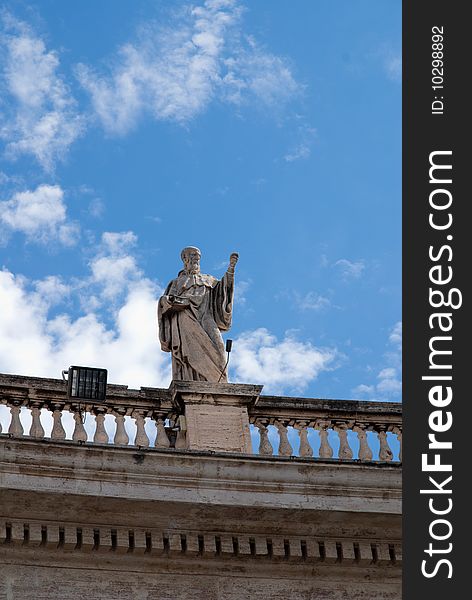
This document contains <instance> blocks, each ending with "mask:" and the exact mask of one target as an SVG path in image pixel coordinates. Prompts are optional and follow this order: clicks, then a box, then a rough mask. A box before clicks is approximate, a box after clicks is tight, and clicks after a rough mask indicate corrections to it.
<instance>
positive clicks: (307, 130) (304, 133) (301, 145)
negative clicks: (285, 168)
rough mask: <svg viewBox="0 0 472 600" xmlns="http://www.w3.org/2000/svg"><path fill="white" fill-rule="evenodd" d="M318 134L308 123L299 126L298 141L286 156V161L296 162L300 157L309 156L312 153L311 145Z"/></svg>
mask: <svg viewBox="0 0 472 600" xmlns="http://www.w3.org/2000/svg"><path fill="white" fill-rule="evenodd" d="M315 135H316V129H313V127H308V126H306V125H304V126H300V127H299V128H298V138H299V140H298V142H297V143H296V144H295V145H294V146H293V147H292V148H291V149H290V151H289V152H287V153H286V154H285V156H284V160H285V161H286V162H294V161H296V160H300V159H306V158H309V157H310V155H311V147H312V145H313V140H314V137H315Z"/></svg>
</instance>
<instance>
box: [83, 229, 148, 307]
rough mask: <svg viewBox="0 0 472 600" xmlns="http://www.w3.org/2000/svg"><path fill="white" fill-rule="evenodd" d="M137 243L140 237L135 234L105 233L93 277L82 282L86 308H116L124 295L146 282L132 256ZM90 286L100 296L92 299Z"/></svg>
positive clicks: (94, 261) (95, 257)
mask: <svg viewBox="0 0 472 600" xmlns="http://www.w3.org/2000/svg"><path fill="white" fill-rule="evenodd" d="M136 243H137V237H136V235H135V234H134V233H133V232H132V231H125V232H121V233H117V232H110V231H106V232H104V233H103V234H102V239H101V244H100V246H99V248H98V252H97V254H96V255H95V256H94V257H93V259H92V260H91V261H90V263H89V267H90V270H91V276H90V278H88V279H86V280H84V281H83V282H82V287H84V292H82V297H83V304H84V306H89V307H91V306H93V305H95V306H99V305H100V304H102V303H107V304H110V303H111V305H112V306H114V305H116V303H118V302H120V301H122V299H123V294H126V293H127V292H128V291H129V290H130V289H131V287H132V286H134V285H135V284H136V282H139V281H140V280H142V279H143V277H144V276H143V273H142V271H141V269H140V268H139V267H138V264H137V262H136V258H135V257H134V256H133V255H132V254H131V249H132V248H133V247H134V246H135V245H136ZM90 286H95V289H97V290H98V295H97V296H92V297H91V298H90V296H89V292H90ZM90 299H91V300H92V303H90Z"/></svg>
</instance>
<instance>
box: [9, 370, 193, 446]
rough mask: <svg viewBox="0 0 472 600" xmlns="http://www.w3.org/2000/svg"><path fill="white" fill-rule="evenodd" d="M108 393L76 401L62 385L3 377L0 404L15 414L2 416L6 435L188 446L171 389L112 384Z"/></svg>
mask: <svg viewBox="0 0 472 600" xmlns="http://www.w3.org/2000/svg"><path fill="white" fill-rule="evenodd" d="M107 391H108V394H107V399H106V401H104V402H103V401H102V402H101V401H94V400H78V399H71V398H68V396H67V385H66V383H65V382H63V381H61V380H57V379H43V378H33V377H28V378H27V377H19V376H8V375H0V404H3V405H6V407H7V408H8V409H9V413H10V415H8V413H7V414H6V415H5V409H4V411H3V412H4V414H3V416H4V421H5V417H6V418H7V419H8V420H9V423H8V424H7V427H4V431H3V433H7V434H9V435H10V437H23V436H25V435H26V436H29V437H30V438H35V439H38V440H42V439H50V440H52V441H60V440H72V441H74V442H78V443H86V442H91V443H95V444H114V445H117V446H128V445H131V446H135V447H141V448H149V447H156V448H169V447H176V448H179V447H183V446H185V438H184V437H183V436H182V435H181V434H180V435H179V432H178V430H177V428H175V427H173V426H174V424H175V420H176V419H177V417H178V415H177V413H176V410H175V408H173V406H172V404H171V402H170V401H169V399H168V394H166V390H161V389H159V388H141V389H140V390H130V389H128V387H127V386H120V385H109V386H108V388H107ZM0 433H2V426H1V421H0Z"/></svg>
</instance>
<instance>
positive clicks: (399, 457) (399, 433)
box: [393, 427, 402, 462]
mask: <svg viewBox="0 0 472 600" xmlns="http://www.w3.org/2000/svg"><path fill="white" fill-rule="evenodd" d="M393 433H396V434H397V440H398V443H399V444H400V451H399V453H398V460H399V462H402V430H401V429H400V427H394V428H393Z"/></svg>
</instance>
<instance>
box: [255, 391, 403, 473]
mask: <svg viewBox="0 0 472 600" xmlns="http://www.w3.org/2000/svg"><path fill="white" fill-rule="evenodd" d="M249 420H250V423H251V424H252V425H253V426H254V427H255V430H256V431H257V432H258V435H257V437H258V438H259V439H258V440H257V438H256V444H255V445H257V441H258V446H259V450H258V451H259V454H262V455H272V454H274V452H275V450H277V453H278V455H281V456H294V455H299V456H301V457H316V458H322V459H332V458H335V459H338V460H352V459H357V460H360V461H363V462H370V461H380V462H391V461H393V462H401V460H402V448H401V446H402V406H401V404H399V403H390V402H362V401H346V400H317V399H308V398H284V397H280V396H261V397H260V398H259V399H258V401H257V402H256V403H255V405H253V406H251V407H249ZM274 446H275V447H274Z"/></svg>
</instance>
